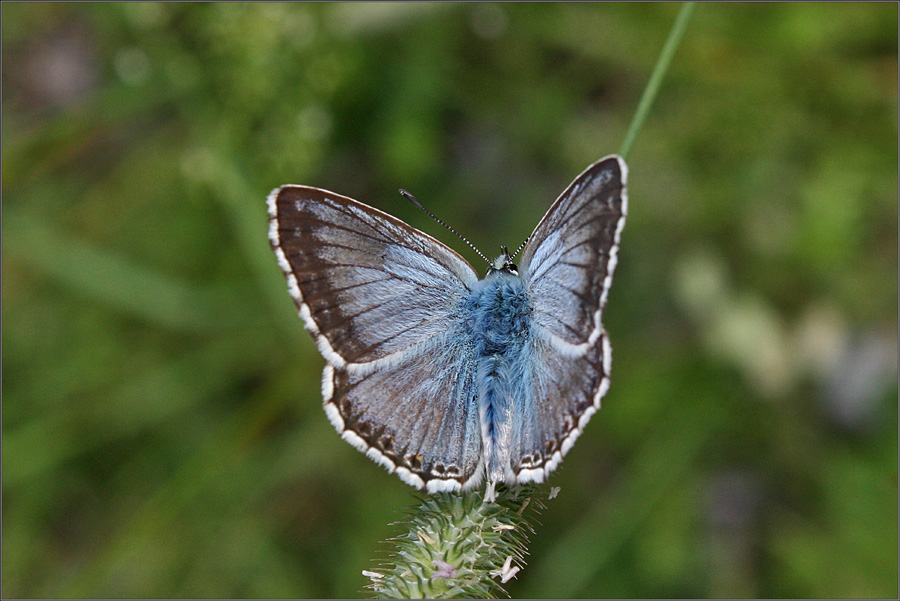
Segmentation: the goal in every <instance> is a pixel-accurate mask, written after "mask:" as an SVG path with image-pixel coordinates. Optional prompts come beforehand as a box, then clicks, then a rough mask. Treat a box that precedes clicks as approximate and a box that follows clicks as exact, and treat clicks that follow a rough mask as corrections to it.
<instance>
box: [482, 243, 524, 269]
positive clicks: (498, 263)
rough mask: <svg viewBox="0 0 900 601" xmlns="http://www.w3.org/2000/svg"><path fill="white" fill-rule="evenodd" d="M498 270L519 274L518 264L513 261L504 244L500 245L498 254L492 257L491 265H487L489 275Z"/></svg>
mask: <svg viewBox="0 0 900 601" xmlns="http://www.w3.org/2000/svg"><path fill="white" fill-rule="evenodd" d="M498 271H502V272H504V273H511V274H512V275H519V266H518V265H516V264H515V263H513V258H512V255H510V254H509V249H508V248H506V247H505V246H501V247H500V256H499V257H497V258H496V259H494V261H493V262H492V263H491V266H490V267H488V271H487V274H488V275H491V274H492V273H496V272H498Z"/></svg>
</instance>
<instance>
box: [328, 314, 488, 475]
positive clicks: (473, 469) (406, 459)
mask: <svg viewBox="0 0 900 601" xmlns="http://www.w3.org/2000/svg"><path fill="white" fill-rule="evenodd" d="M462 340H463V338H462V337H461V336H460V333H459V332H457V331H450V332H447V333H445V334H444V335H441V336H439V337H436V338H435V339H434V340H433V344H429V345H428V347H427V348H426V349H424V352H422V353H419V354H417V355H416V356H415V357H412V358H410V359H409V360H408V361H406V362H404V363H403V364H401V365H397V366H395V367H390V368H386V369H382V370H378V371H375V372H371V373H365V374H360V373H351V372H348V371H347V370H340V369H334V370H332V369H331V368H326V373H325V375H324V377H325V378H328V377H329V376H330V377H331V383H330V384H329V383H327V382H325V383H323V384H324V387H325V391H324V392H325V395H326V411H328V413H329V416H330V417H331V419H332V421H333V422H337V421H338V420H339V421H340V422H341V423H343V424H344V427H345V429H346V430H347V431H351V432H353V433H354V434H353V435H348V434H346V433H345V434H344V438H345V439H346V440H347V441H348V442H350V443H351V444H353V445H354V446H356V447H357V448H358V449H360V450H362V451H364V452H366V454H367V455H369V457H371V458H372V459H374V460H376V461H378V462H379V463H382V464H384V465H385V466H386V467H388V469H389V470H391V471H396V472H397V474H398V475H399V476H400V477H401V478H402V479H403V480H404V481H405V482H407V483H408V484H412V485H413V486H415V487H417V488H426V489H427V490H428V491H429V492H437V491H458V490H464V489H468V488H471V487H473V486H475V485H477V484H478V482H480V480H481V476H482V469H481V467H482V465H481V457H482V452H481V438H480V432H481V431H480V428H479V425H478V412H477V411H476V410H475V409H474V406H475V402H476V396H477V392H476V390H477V389H476V383H475V377H476V370H475V360H474V357H472V348H471V346H470V345H465V344H461V342H460V341H462ZM329 372H330V374H329ZM329 393H333V396H334V401H333V402H329V400H328V395H329ZM388 400H389V401H388Z"/></svg>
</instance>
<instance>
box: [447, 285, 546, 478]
mask: <svg viewBox="0 0 900 601" xmlns="http://www.w3.org/2000/svg"><path fill="white" fill-rule="evenodd" d="M464 314H465V315H466V320H465V323H466V330H467V334H468V336H469V338H470V339H471V344H472V345H473V346H474V356H475V357H476V361H477V378H476V382H477V396H476V402H477V411H478V416H479V420H480V422H481V433H482V441H481V442H482V449H483V456H484V462H485V470H486V473H487V475H488V479H489V480H491V481H500V482H504V481H510V480H514V476H511V474H512V471H511V459H510V457H509V450H510V448H511V441H510V438H511V435H512V431H511V430H512V426H513V423H514V417H513V415H514V411H515V404H516V398H517V396H518V394H517V393H518V391H517V390H516V383H517V382H521V381H522V380H523V379H524V378H526V377H527V376H528V374H526V373H523V372H526V371H528V367H529V365H530V361H529V360H528V359H529V357H530V356H531V348H530V346H531V344H533V339H532V336H531V327H530V326H531V319H530V318H531V300H530V298H529V295H528V291H527V289H526V285H525V282H524V281H523V280H522V278H521V277H520V276H519V275H518V274H515V273H511V272H509V271H505V270H492V271H491V272H490V273H489V274H488V275H487V277H486V278H485V279H483V280H480V281H479V282H478V283H477V284H476V285H475V286H474V287H473V290H472V293H471V295H470V296H469V298H468V299H466V303H465V306H464Z"/></svg>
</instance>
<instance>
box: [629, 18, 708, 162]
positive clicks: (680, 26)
mask: <svg viewBox="0 0 900 601" xmlns="http://www.w3.org/2000/svg"><path fill="white" fill-rule="evenodd" d="M694 5H695V3H694V2H685V3H684V4H682V5H681V10H680V11H679V12H678V16H677V17H676V18H675V24H674V25H672V30H671V31H670V32H669V39H667V40H666V43H665V45H664V46H663V49H662V52H660V53H659V58H658V59H657V60H656V66H655V67H654V68H653V74H652V75H650V81H648V82H647V87H646V88H644V94H643V96H641V101H640V102H639V103H638V107H637V111H635V113H634V117H633V118H632V120H631V125H630V126H629V127H628V133H626V134H625V141H624V142H622V148H621V150H619V155H621V157H622V158H623V159H627V158H628V153H629V152H630V151H631V147H632V145H633V144H634V139H635V138H637V135H638V133H639V132H640V131H641V128H642V127H643V126H644V120H645V119H646V118H647V113H649V112H650V107H651V106H652V105H653V101H654V100H655V99H656V93H657V92H658V91H659V87H660V84H662V80H663V77H664V76H665V74H666V71H667V70H668V69H669V64H671V62H672V57H673V56H674V55H675V50H676V49H677V48H678V44H679V43H680V42H681V38H682V36H683V35H684V31H685V29H687V24H688V21H690V20H691V14H693V12H694Z"/></svg>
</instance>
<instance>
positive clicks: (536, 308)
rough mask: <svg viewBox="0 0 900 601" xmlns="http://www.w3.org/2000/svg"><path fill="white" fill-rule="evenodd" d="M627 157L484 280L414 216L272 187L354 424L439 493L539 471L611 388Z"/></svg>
mask: <svg viewBox="0 0 900 601" xmlns="http://www.w3.org/2000/svg"><path fill="white" fill-rule="evenodd" d="M626 174H627V170H626V168H625V164H624V162H623V161H622V160H621V159H619V158H618V157H609V158H607V159H603V160H601V161H599V162H598V163H595V164H594V165H592V166H590V167H589V168H588V169H587V170H586V171H585V172H584V173H582V175H581V176H579V177H578V178H577V179H576V180H575V182H573V183H572V185H570V186H569V188H568V189H567V190H566V192H564V193H563V195H562V196H560V198H559V199H558V200H557V201H556V203H554V205H553V206H552V207H551V208H550V210H549V211H548V212H547V214H546V215H545V216H544V218H543V219H542V220H541V222H540V223H539V224H538V226H537V228H536V229H535V231H534V233H533V234H532V235H531V237H530V238H529V242H528V244H527V245H526V246H525V250H524V253H523V255H522V257H521V260H520V262H519V263H520V266H516V265H515V264H514V263H513V262H512V257H510V256H509V254H508V253H507V252H506V251H505V250H504V253H503V254H502V255H500V257H498V258H497V260H495V261H494V262H493V263H492V264H491V266H490V268H489V269H488V274H487V275H486V276H485V277H484V278H483V279H478V277H477V276H476V275H475V272H474V271H473V270H472V268H471V267H470V266H469V265H468V263H467V262H466V261H465V260H464V259H463V258H462V257H460V256H459V255H458V254H456V253H455V252H454V251H452V250H451V249H449V248H448V247H446V246H444V245H443V244H441V243H440V242H438V241H437V240H435V239H434V238H431V237H430V236H428V235H427V234H424V233H422V232H419V231H418V230H414V229H413V228H411V227H409V226H408V225H406V224H404V223H403V222H401V221H400V220H398V219H396V218H394V217H391V216H390V215H387V214H385V213H382V212H381V211H378V210H377V209H373V208H371V207H368V206H366V205H363V204H362V203H359V202H357V201H354V200H352V199H349V198H346V197H343V196H340V195H337V194H334V193H332V192H327V191H325V190H320V189H317V188H310V187H307V186H284V187H282V188H278V189H276V190H275V191H273V192H272V194H271V195H270V196H269V215H270V230H269V237H270V239H271V242H272V246H273V249H274V251H275V254H276V256H277V257H278V262H279V264H280V265H281V268H282V270H283V271H284V273H285V276H286V277H287V281H288V289H289V291H290V293H291V295H292V296H293V297H294V300H295V302H296V304H297V307H298V309H299V312H300V315H301V317H302V318H303V320H304V323H305V325H306V327H307V329H308V330H309V331H310V332H311V334H312V335H313V337H314V338H315V340H316V342H317V345H318V347H319V350H320V352H321V353H322V355H323V356H324V357H325V359H326V366H325V370H324V372H323V376H322V394H323V397H324V404H325V411H326V413H327V414H328V416H329V419H330V420H331V422H332V424H333V425H334V426H335V428H336V429H337V430H338V432H339V433H340V434H341V436H342V437H343V438H344V439H345V440H347V441H348V442H350V443H351V444H352V445H353V446H355V447H357V448H358V449H359V450H361V451H363V452H364V453H365V454H366V455H367V456H368V457H370V458H371V459H373V460H375V461H377V462H378V463H381V464H382V465H384V466H385V467H386V468H387V469H388V470H389V471H392V472H394V473H397V474H398V475H399V476H400V477H401V478H402V479H403V480H404V481H405V482H407V483H408V484H411V485H413V486H416V487H417V488H425V489H426V490H428V491H429V492H437V491H459V490H468V489H471V488H473V487H475V486H477V485H478V484H479V483H481V482H483V481H484V480H487V481H489V482H494V483H496V482H504V483H506V484H510V485H513V484H521V483H526V482H541V481H543V480H544V479H545V478H546V476H547V475H548V474H549V473H550V472H551V471H553V470H554V469H555V468H556V467H557V465H558V464H559V462H560V461H561V460H562V457H563V455H565V454H566V453H567V452H568V450H569V449H570V448H571V446H572V444H573V443H574V441H575V439H576V438H577V437H578V436H579V435H580V433H581V431H582V430H583V428H584V426H585V425H586V424H587V421H588V420H589V419H590V417H591V415H592V414H593V413H594V412H595V411H596V410H597V409H598V408H599V406H600V399H601V398H602V396H603V395H604V394H605V393H606V391H607V389H608V387H609V377H608V375H609V368H610V361H611V351H610V346H609V341H608V338H607V336H606V332H605V331H604V329H603V326H602V323H601V316H602V311H603V308H604V306H605V303H606V297H607V293H608V291H609V287H610V284H611V281H612V272H613V270H614V268H615V265H616V259H617V250H618V242H619V236H620V233H621V230H622V227H623V225H624V221H625V214H626V210H627V197H626V195H625V177H626Z"/></svg>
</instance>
